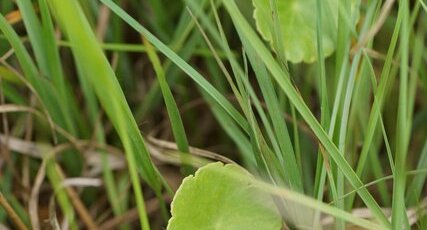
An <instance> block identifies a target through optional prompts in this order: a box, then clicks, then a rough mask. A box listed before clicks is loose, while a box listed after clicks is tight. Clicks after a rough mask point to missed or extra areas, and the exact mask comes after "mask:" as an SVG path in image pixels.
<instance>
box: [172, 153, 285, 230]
mask: <svg viewBox="0 0 427 230" xmlns="http://www.w3.org/2000/svg"><path fill="white" fill-rule="evenodd" d="M253 179H254V178H253V177H252V176H251V175H250V174H249V173H248V172H247V171H246V170H244V169H243V168H241V167H239V166H237V165H233V164H227V165H224V164H222V163H219V162H218V163H211V164H208V165H206V166H204V167H202V168H200V169H199V170H198V171H197V172H196V174H195V176H188V177H186V178H185V179H184V180H183V182H182V184H181V186H180V188H179V189H178V191H177V193H176V195H175V197H174V200H173V202H172V205H171V206H172V207H171V209H172V218H171V219H170V220H169V224H168V228H167V229H168V230H189V229H201V230H203V229H221V230H232V229H236V230H240V229H263V230H278V229H281V226H282V221H281V218H280V215H279V214H278V212H277V209H276V206H275V205H274V203H273V201H272V198H271V196H269V195H268V194H266V193H265V192H261V191H260V190H258V189H256V188H255V187H254V186H253Z"/></svg>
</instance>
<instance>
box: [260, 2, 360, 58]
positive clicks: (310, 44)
mask: <svg viewBox="0 0 427 230" xmlns="http://www.w3.org/2000/svg"><path fill="white" fill-rule="evenodd" d="M338 1H339V0H323V7H322V25H323V28H322V43H323V54H324V55H325V57H327V56H329V55H331V54H332V53H333V52H334V50H335V43H336V37H337V24H338V23H337V20H338V12H339V11H338ZM252 2H253V5H254V7H255V9H254V18H255V21H256V26H257V29H258V31H259V32H260V33H261V35H262V37H263V38H264V39H265V40H267V41H269V42H270V43H271V44H273V39H272V30H273V19H272V13H271V10H270V0H252ZM359 2H360V0H353V1H352V10H353V11H354V10H357V12H356V14H357V16H356V18H358V14H359V13H358V6H359ZM277 8H278V10H277V14H278V18H279V24H280V30H281V33H282V35H283V37H282V38H281V40H282V41H283V46H284V48H285V55H286V58H287V59H288V60H289V61H291V62H293V63H299V62H302V61H304V62H309V63H310V62H314V61H315V60H316V59H317V45H316V44H317V42H316V20H317V19H316V17H317V16H316V0H278V1H277ZM349 21H351V20H349ZM356 21H357V20H356Z"/></svg>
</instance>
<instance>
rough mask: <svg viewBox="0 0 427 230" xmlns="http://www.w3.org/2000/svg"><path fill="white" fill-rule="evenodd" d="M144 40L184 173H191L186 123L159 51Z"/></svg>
mask: <svg viewBox="0 0 427 230" xmlns="http://www.w3.org/2000/svg"><path fill="white" fill-rule="evenodd" d="M143 42H144V45H145V47H147V54H148V57H149V59H150V61H151V63H152V65H153V67H154V70H155V72H156V76H157V81H158V82H159V85H160V89H161V90H162V94H163V98H164V101H165V104H166V108H167V111H168V115H169V119H170V123H171V126H172V132H173V136H174V138H175V141H176V144H177V146H178V150H179V151H180V152H181V153H183V154H182V155H181V160H182V165H183V167H182V170H183V173H184V174H187V173H190V172H191V170H190V168H188V167H186V165H191V162H188V161H189V159H186V158H185V155H184V154H185V153H189V152H190V149H189V147H188V140H187V134H186V133H185V129H184V124H183V123H182V119H181V115H180V113H179V110H178V106H177V105H176V102H175V99H174V98H173V95H172V92H171V90H170V88H169V85H168V83H167V81H166V76H165V72H164V70H163V67H162V65H161V64H160V59H159V57H158V56H157V53H156V52H155V50H154V48H153V46H152V45H151V43H150V42H149V41H147V39H145V38H143Z"/></svg>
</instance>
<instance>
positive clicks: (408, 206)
mask: <svg viewBox="0 0 427 230" xmlns="http://www.w3.org/2000/svg"><path fill="white" fill-rule="evenodd" d="M354 2H358V1H350V0H345V1H339V4H338V8H337V10H338V12H339V13H338V27H337V31H336V32H337V33H336V44H337V48H336V51H335V52H334V53H333V54H332V56H329V57H325V55H324V54H323V52H322V50H323V44H324V43H323V33H324V32H323V30H322V28H323V26H324V23H326V22H325V21H324V20H322V19H323V18H324V17H323V16H322V13H324V11H322V10H321V9H324V7H327V6H326V5H325V1H321V0H316V2H313V4H314V6H315V7H316V10H314V11H312V12H314V13H315V14H316V31H315V36H316V43H317V44H316V48H317V49H316V57H317V61H316V62H314V63H299V64H295V63H291V62H288V61H287V57H286V55H285V51H286V48H287V47H285V46H284V45H283V44H284V43H283V41H282V39H283V36H284V32H283V28H281V24H280V23H279V12H278V11H279V9H280V4H281V2H280V1H278V0H269V1H268V5H269V7H270V11H269V12H271V17H272V21H273V22H274V23H273V24H272V25H271V28H270V30H271V31H272V40H273V43H272V44H269V43H268V42H266V41H264V40H262V38H261V36H260V35H259V34H258V32H257V30H256V27H255V22H254V20H253V18H252V17H251V15H252V10H253V8H252V7H253V6H252V5H251V4H248V3H247V2H245V1H242V0H227V1H220V0H202V1H172V2H169V1H165V0H159V1H155V0H150V1H142V3H141V1H135V0H120V1H112V0H100V1H72V0H62V1H58V0H35V1H23V0H17V1H16V2H13V1H2V2H1V3H0V31H1V32H0V40H1V42H0V53H1V55H0V84H1V86H2V87H1V92H0V103H1V105H0V112H1V113H2V114H1V116H2V118H1V119H2V121H1V125H0V126H1V132H0V133H1V136H0V141H1V143H2V144H1V149H0V151H1V153H2V155H1V158H0V162H1V164H0V167H1V171H0V172H1V174H0V178H1V180H0V205H1V207H2V208H1V209H0V223H2V225H0V227H3V226H4V227H8V228H12V229H13V228H19V229H26V228H27V229H31V228H35V229H40V228H44V227H45V226H43V224H44V221H43V220H45V219H48V220H50V223H57V224H58V225H60V226H65V227H66V228H71V229H77V228H81V227H83V226H84V227H86V228H89V229H91V228H102V227H105V226H107V227H108V226H110V227H111V228H119V229H133V228H142V229H150V228H151V229H160V228H163V227H165V226H166V225H167V220H168V218H169V210H168V204H169V202H170V200H171V198H172V197H173V195H174V191H175V190H176V188H177V186H178V185H179V183H180V182H181V179H182V178H183V177H184V176H186V175H188V174H190V173H192V172H194V170H195V169H197V167H199V166H200V165H201V164H205V163H206V162H210V161H215V160H226V159H227V158H229V159H231V160H233V161H234V162H237V163H238V164H240V165H242V166H244V167H245V168H247V169H248V170H249V171H250V172H251V173H253V174H254V175H256V176H257V177H258V178H260V181H259V185H257V186H259V187H260V188H262V189H263V190H265V191H266V192H268V193H271V194H273V195H274V196H276V197H277V202H278V207H279V209H280V208H282V211H284V213H287V214H289V215H290V217H289V219H287V220H289V222H287V223H286V225H288V226H292V227H295V228H298V226H302V224H305V225H306V224H307V223H302V221H304V218H303V215H304V214H303V213H300V212H299V211H298V210H300V209H299V207H300V206H299V205H301V206H304V208H308V209H309V210H313V211H315V215H314V217H313V220H312V222H313V225H314V226H318V225H320V224H321V223H325V221H326V219H327V217H324V216H322V215H320V214H321V213H323V214H326V215H328V216H333V217H336V220H333V221H332V224H333V225H334V227H335V228H337V229H347V228H348V227H349V226H351V225H359V226H361V227H363V228H381V229H403V228H407V229H408V228H410V227H412V228H419V229H423V228H425V227H426V224H427V222H426V217H425V216H424V212H425V210H424V209H425V191H424V187H425V182H426V171H425V167H426V165H427V147H426V146H427V129H425V127H427V122H426V121H427V118H426V116H427V107H426V101H425V100H424V98H425V95H426V87H427V80H426V79H427V72H426V70H425V68H423V67H424V65H425V64H426V61H427V56H426V55H425V54H424V52H423V51H424V50H425V45H426V44H425V34H426V29H427V28H426V26H425V25H426V23H427V22H426V20H427V17H426V15H427V12H426V10H425V9H426V7H425V2H423V1H422V0H419V1H414V2H408V1H405V0H399V1H391V0H386V1H361V2H360V14H352V13H351V12H352V10H351V7H352V4H353V3H354ZM355 21H357V24H356V23H353V22H355ZM191 146H197V147H198V148H199V149H194V148H192V147H191ZM200 149H203V150H208V151H202V150H200ZM216 153H221V155H222V156H223V157H226V158H222V157H218V155H217V154H216ZM227 161H228V160H227ZM36 174H37V176H34V175H36ZM87 179H89V180H87ZM91 179H96V180H97V181H98V180H99V181H102V183H101V184H97V183H94V182H86V181H93V180H91ZM261 180H262V181H263V182H261ZM71 182H73V183H74V184H73V185H72V186H64V184H67V183H71ZM87 183H89V184H87ZM47 201H49V202H47ZM295 203H297V204H298V205H294V204H295ZM56 207H59V208H56ZM358 210H364V212H365V213H368V218H367V217H360V216H358V215H357V211H358ZM387 210H390V211H387ZM414 210H417V212H416V213H417V214H416V215H415V216H411V215H409V216H408V213H410V212H412V211H414ZM322 221H323V222H322ZM324 227H326V225H325V226H324Z"/></svg>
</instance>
